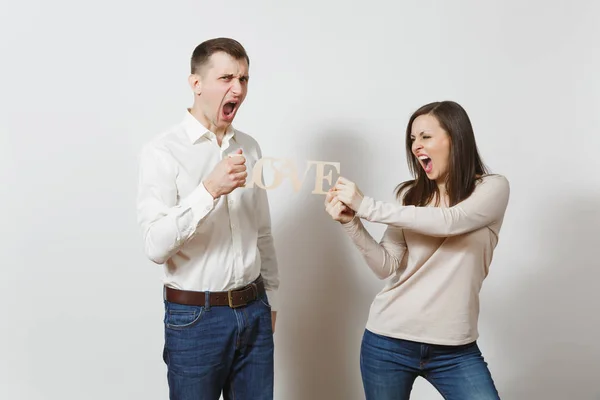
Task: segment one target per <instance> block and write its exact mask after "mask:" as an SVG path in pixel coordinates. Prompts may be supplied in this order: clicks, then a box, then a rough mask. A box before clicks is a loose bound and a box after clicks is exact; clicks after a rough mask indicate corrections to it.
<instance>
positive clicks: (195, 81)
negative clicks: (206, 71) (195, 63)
mask: <svg viewBox="0 0 600 400" xmlns="http://www.w3.org/2000/svg"><path fill="white" fill-rule="evenodd" d="M188 83H189V85H190V88H191V89H192V91H193V92H194V93H195V94H197V95H199V94H201V93H202V79H201V78H200V75H198V74H191V75H190V76H189V77H188Z"/></svg>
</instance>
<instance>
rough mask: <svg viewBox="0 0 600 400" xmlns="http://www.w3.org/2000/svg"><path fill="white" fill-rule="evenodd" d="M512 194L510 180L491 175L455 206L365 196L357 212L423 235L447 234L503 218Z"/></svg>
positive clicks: (373, 220)
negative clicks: (419, 204) (390, 201)
mask: <svg viewBox="0 0 600 400" xmlns="http://www.w3.org/2000/svg"><path fill="white" fill-rule="evenodd" d="M509 195H510V187H509V183H508V180H507V179H506V178H505V177H504V176H502V175H491V176H488V177H486V178H484V180H483V181H482V182H480V183H479V184H477V186H476V188H475V190H474V191H473V193H472V194H471V195H470V196H469V197H468V198H467V199H465V200H463V201H462V202H460V203H459V204H457V205H455V206H453V207H449V208H441V207H415V206H403V205H400V204H396V203H384V202H381V201H375V200H374V199H372V198H370V197H367V196H365V197H364V198H363V201H362V203H361V205H360V207H359V209H358V211H357V213H356V215H357V216H359V217H361V218H364V219H366V220H368V221H371V222H376V223H383V224H388V225H392V226H395V227H399V228H403V229H406V230H411V231H414V232H418V233H421V234H424V235H429V236H438V237H448V236H455V235H462V234H465V233H468V232H471V231H475V230H477V229H480V228H483V227H485V226H489V225H491V224H494V223H496V222H501V221H502V219H503V218H504V213H505V211H506V207H507V205H508V199H509Z"/></svg>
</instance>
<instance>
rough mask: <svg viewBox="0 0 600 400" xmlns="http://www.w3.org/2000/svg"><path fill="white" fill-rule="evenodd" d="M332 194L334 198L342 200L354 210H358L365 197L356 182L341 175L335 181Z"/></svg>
mask: <svg viewBox="0 0 600 400" xmlns="http://www.w3.org/2000/svg"><path fill="white" fill-rule="evenodd" d="M332 194H333V197H334V199H337V200H339V201H341V202H342V203H344V204H345V205H346V206H348V207H350V208H351V209H352V210H353V211H358V209H359V207H360V205H361V203H362V201H363V197H364V196H363V194H362V193H361V191H360V189H359V188H358V186H356V183H354V182H352V181H349V180H348V179H346V178H343V177H341V176H340V177H339V178H338V180H337V182H336V183H335V186H334V188H333V192H332Z"/></svg>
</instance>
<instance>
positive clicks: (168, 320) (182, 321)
mask: <svg viewBox="0 0 600 400" xmlns="http://www.w3.org/2000/svg"><path fill="white" fill-rule="evenodd" d="M203 314H204V307H197V306H184V305H180V304H177V305H173V304H169V305H168V306H167V308H166V310H165V321H164V322H165V326H166V327H167V328H169V329H185V328H189V327H192V326H194V325H196V324H197V323H198V322H199V321H200V319H201V318H202V315H203Z"/></svg>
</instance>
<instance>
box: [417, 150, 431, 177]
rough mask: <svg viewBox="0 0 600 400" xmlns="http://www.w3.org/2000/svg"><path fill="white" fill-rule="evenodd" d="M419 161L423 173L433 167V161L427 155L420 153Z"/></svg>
mask: <svg viewBox="0 0 600 400" xmlns="http://www.w3.org/2000/svg"><path fill="white" fill-rule="evenodd" d="M419 161H420V162H421V165H422V166H423V169H424V170H425V173H427V174H428V173H430V172H431V170H432V169H433V161H431V158H429V157H428V156H425V155H422V156H419Z"/></svg>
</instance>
